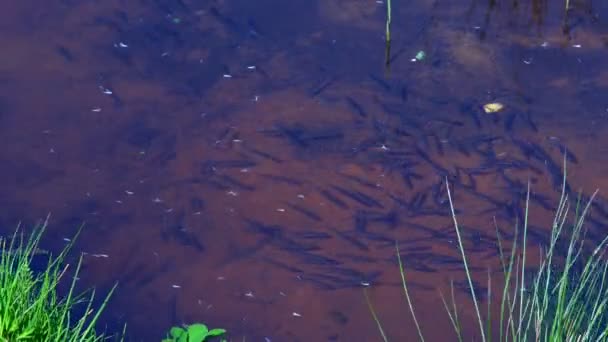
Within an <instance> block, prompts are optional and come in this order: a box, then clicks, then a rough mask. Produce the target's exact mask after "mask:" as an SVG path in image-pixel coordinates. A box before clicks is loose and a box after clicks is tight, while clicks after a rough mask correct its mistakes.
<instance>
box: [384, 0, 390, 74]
mask: <svg viewBox="0 0 608 342" xmlns="http://www.w3.org/2000/svg"><path fill="white" fill-rule="evenodd" d="M390 62H391V0H386V43H385V46H384V64H385V65H386V67H387V71H388V66H389V64H390Z"/></svg>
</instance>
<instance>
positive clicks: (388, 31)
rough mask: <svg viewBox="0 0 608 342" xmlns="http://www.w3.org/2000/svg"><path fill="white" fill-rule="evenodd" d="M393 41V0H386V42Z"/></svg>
mask: <svg viewBox="0 0 608 342" xmlns="http://www.w3.org/2000/svg"><path fill="white" fill-rule="evenodd" d="M390 43H391V0H386V44H390Z"/></svg>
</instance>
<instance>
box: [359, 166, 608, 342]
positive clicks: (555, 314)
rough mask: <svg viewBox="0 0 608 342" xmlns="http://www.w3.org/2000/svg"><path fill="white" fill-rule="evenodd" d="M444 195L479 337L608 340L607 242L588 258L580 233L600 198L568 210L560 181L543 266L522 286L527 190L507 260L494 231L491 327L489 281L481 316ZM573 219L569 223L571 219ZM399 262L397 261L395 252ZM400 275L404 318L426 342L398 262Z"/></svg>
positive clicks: (452, 312)
mask: <svg viewBox="0 0 608 342" xmlns="http://www.w3.org/2000/svg"><path fill="white" fill-rule="evenodd" d="M446 185H447V181H446ZM447 189H448V190H447V191H448V198H449V201H450V208H451V210H452V218H453V221H454V228H455V230H456V233H457V238H458V248H459V251H460V253H461V256H462V261H463V266H464V270H465V273H466V278H467V281H468V284H469V289H470V291H471V297H472V301H473V306H474V308H475V314H476V317H477V324H478V333H479V338H480V339H481V340H482V341H484V342H485V341H491V340H492V338H493V337H495V336H496V334H497V335H498V336H497V338H498V340H499V341H500V342H502V341H514V342H520V341H581V342H582V341H606V340H608V314H607V312H608V262H607V261H606V255H605V253H606V244H607V242H608V236H607V237H606V238H604V240H602V241H601V242H599V244H597V245H596V246H595V247H594V248H593V250H592V251H591V252H590V253H589V252H587V251H586V246H588V244H586V242H585V234H584V232H585V231H584V229H583V226H584V218H585V216H586V215H587V213H588V211H589V208H590V204H591V202H592V201H593V199H594V198H595V196H596V195H597V191H596V192H595V193H594V194H593V195H592V196H591V198H590V200H589V202H587V203H581V201H580V198H579V199H578V200H577V202H576V203H575V205H574V207H573V208H572V207H571V201H570V199H568V197H567V195H566V190H565V189H566V187H565V177H564V183H563V185H562V195H561V197H560V200H559V203H558V207H557V211H556V214H555V217H554V220H553V224H552V227H551V238H550V241H549V246H548V247H547V248H544V249H543V248H541V249H540V265H539V266H538V269H536V270H535V271H534V272H533V275H532V278H531V279H526V276H527V275H529V274H530V273H529V272H527V269H526V255H527V253H528V250H527V245H526V242H527V241H526V238H527V230H528V204H529V193H530V189H529V187H528V195H527V199H526V213H525V220H524V222H523V231H521V233H522V234H521V238H519V235H520V234H519V233H520V232H518V230H519V229H518V227H517V226H516V227H515V239H514V241H513V242H512V245H511V251H510V253H508V252H507V251H505V248H504V246H503V241H502V239H501V236H500V233H499V231H498V228H497V229H496V231H497V237H498V248H499V252H500V259H501V265H502V272H503V275H504V284H503V289H502V294H501V295H500V303H499V304H500V310H499V318H498V322H495V321H492V317H491V315H490V312H491V305H492V302H491V299H492V296H491V292H490V291H491V287H492V286H491V278H490V275H488V295H487V298H488V303H487V304H488V306H487V313H486V314H485V316H484V315H483V314H482V310H481V308H480V303H479V300H478V299H477V297H476V294H475V289H474V287H473V280H472V276H471V273H470V269H469V264H468V262H467V258H466V252H465V250H464V247H463V240H462V237H461V235H460V228H459V226H458V221H457V219H456V214H455V212H454V205H453V202H452V197H451V193H450V190H449V186H448V187H447ZM572 212H573V214H574V216H573V217H570V215H571V214H572ZM518 240H519V241H518ZM560 244H565V245H566V246H567V248H566V254H565V260H562V259H563V258H561V257H560V256H558V251H557V246H558V245H560ZM507 253H508V254H507ZM397 255H398V257H399V249H398V247H397ZM399 268H400V271H401V275H402V284H403V288H404V292H405V297H406V300H407V303H408V306H409V311H410V313H411V315H412V317H413V319H414V322H415V324H416V328H417V330H418V335H419V338H420V340H421V341H424V337H423V333H422V329H421V328H420V326H419V324H418V322H417V320H416V315H415V312H414V306H413V304H412V301H411V299H410V296H409V294H408V291H407V286H406V281H405V270H404V266H403V265H402V264H401V259H400V257H399ZM451 290H452V293H451V305H450V304H448V301H447V300H446V299H445V298H444V296H443V294H442V295H441V297H442V300H443V304H444V307H445V309H446V311H447V313H448V315H449V318H450V321H451V322H452V325H453V328H454V331H455V334H456V337H457V338H458V340H459V341H463V337H462V329H461V322H460V320H459V318H458V307H457V304H456V301H455V299H454V286H453V285H452V286H451ZM370 310H371V311H372V316H373V318H374V320H375V321H376V323H377V324H378V327H379V330H380V333H381V336H382V338H383V340H384V341H388V339H387V337H386V334H385V332H384V330H383V329H382V325H381V324H380V321H379V320H378V319H377V316H376V314H375V312H374V311H373V308H372V307H371V306H370ZM493 327H494V328H498V331H497V332H493V331H492V328H493Z"/></svg>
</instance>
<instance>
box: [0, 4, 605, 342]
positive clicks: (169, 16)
mask: <svg viewBox="0 0 608 342" xmlns="http://www.w3.org/2000/svg"><path fill="white" fill-rule="evenodd" d="M392 2H393V14H392V17H393V22H392V26H391V34H392V38H393V41H392V46H391V55H390V65H389V66H388V67H387V66H386V65H385V45H384V19H385V4H383V3H382V2H378V1H373V0H333V1H303V0H292V1H287V2H285V1H283V2H280V1H267V0H259V1H242V0H225V1H224V0H216V1H194V0H139V1H129V2H127V1H120V0H107V1H75V0H52V1H47V2H45V3H44V5H41V3H40V2H39V1H33V0H24V1H18V2H17V1H13V2H11V3H10V4H5V6H3V11H2V12H1V13H0V42H1V43H2V46H3V49H2V53H1V54H0V140H1V146H2V148H1V149H0V161H1V162H2V168H1V169H0V175H1V176H2V177H1V178H0V187H1V188H2V192H1V196H0V207H1V208H2V211H1V212H0V224H1V226H2V227H3V228H2V229H3V231H4V232H9V231H11V230H12V229H13V228H14V227H15V226H16V225H17V224H18V223H19V222H22V224H23V225H24V226H27V227H31V226H32V225H33V224H34V223H35V222H37V221H39V220H41V219H43V218H45V217H46V215H47V214H48V213H51V219H50V223H49V231H48V233H47V235H46V239H45V241H44V243H45V246H47V247H48V246H51V247H49V248H53V249H55V248H56V249H59V248H61V246H62V244H63V243H64V242H63V239H64V238H69V237H71V236H73V235H74V234H75V232H76V231H77V230H78V227H79V226H80V225H81V224H82V223H85V229H84V230H83V232H82V234H81V236H80V237H79V240H78V244H77V246H76V251H77V252H86V253H87V254H86V255H85V259H84V269H83V272H82V274H81V281H80V284H81V285H82V286H83V288H84V287H90V286H96V288H97V289H98V290H100V291H102V292H103V291H107V290H108V289H109V288H110V287H111V286H112V285H113V284H114V283H115V282H117V281H118V282H119V287H118V291H117V292H116V295H115V296H114V297H113V299H112V301H111V303H110V305H109V307H108V311H107V313H106V315H105V317H104V323H106V324H109V327H110V328H109V329H110V330H118V329H120V328H121V327H122V324H123V323H124V322H127V323H128V331H129V339H130V340H133V341H155V340H160V338H161V337H162V336H163V334H164V333H165V332H166V331H167V329H168V328H169V327H170V326H171V325H173V324H180V323H192V322H195V321H204V322H208V323H209V324H210V325H213V326H221V327H225V328H227V329H228V330H229V331H230V332H231V336H232V337H233V338H235V340H241V339H242V338H243V337H246V340H247V341H374V340H379V338H380V337H379V334H378V331H377V329H376V326H375V323H374V321H373V320H372V318H371V315H370V313H369V310H368V306H367V304H366V301H365V297H364V293H363V289H367V293H368V294H369V297H370V299H371V301H372V302H373V304H374V307H375V309H376V311H377V312H378V314H379V316H380V319H381V320H382V322H383V323H384V327H385V330H386V331H387V334H388V336H389V338H390V339H391V340H409V339H414V338H416V336H417V335H416V332H415V330H414V329H413V328H414V326H413V323H412V321H411V319H410V316H409V313H408V309H407V304H406V302H405V299H404V298H403V294H402V289H401V287H400V275H399V272H398V268H397V262H396V260H397V259H396V257H395V248H394V247H395V241H398V243H399V246H400V249H401V256H402V260H403V262H404V265H405V267H406V270H407V277H408V279H409V283H410V289H411V291H412V295H413V301H414V303H415V304H416V309H417V314H418V316H419V320H420V321H421V325H422V328H423V330H424V331H425V332H426V334H427V338H428V339H429V340H447V339H452V338H453V333H452V330H451V326H450V322H449V320H448V318H447V315H446V314H445V312H444V309H443V305H442V303H441V299H440V296H439V294H438V291H437V290H438V289H442V290H443V291H446V290H447V289H448V288H449V283H450V280H454V281H455V282H456V286H457V288H458V292H457V294H456V296H457V298H458V300H459V301H460V302H463V303H466V302H467V300H468V299H469V297H468V296H467V291H468V288H467V287H466V286H464V285H462V284H464V283H463V282H462V281H463V280H464V278H463V273H462V267H461V263H460V258H459V254H458V249H457V246H456V244H455V237H456V236H455V231H454V230H453V226H452V219H451V217H450V215H449V213H450V209H449V204H448V201H447V193H446V188H445V183H444V182H445V179H446V177H447V179H448V180H449V181H450V184H451V186H452V189H451V190H452V195H453V199H454V203H455V207H456V212H457V214H458V218H459V223H460V224H461V225H462V228H463V235H464V238H465V249H466V250H467V251H468V254H469V256H470V262H471V263H472V265H473V266H474V269H475V278H476V279H479V284H478V290H479V292H480V293H484V292H485V290H484V289H485V285H484V284H485V277H486V273H487V269H488V267H490V268H492V270H493V271H496V270H497V268H496V266H497V262H498V259H497V251H496V238H495V237H496V229H495V225H494V222H496V223H497V224H498V226H499V228H500V231H501V232H502V233H503V234H504V236H505V237H507V238H508V237H512V235H513V227H514V224H515V222H516V221H517V220H520V221H521V219H522V218H523V215H524V204H525V193H526V183H527V182H528V181H529V182H530V185H531V189H532V193H531V205H530V220H531V226H530V239H531V244H534V245H539V244H540V245H543V244H546V241H547V236H548V235H547V234H548V231H547V229H546V227H548V224H549V223H550V222H551V219H552V215H553V212H554V208H555V205H556V201H557V199H558V197H559V191H560V189H561V181H562V177H563V158H564V154H563V153H564V151H567V154H566V156H567V157H568V163H567V174H568V190H569V191H570V192H571V193H572V194H573V193H575V192H577V191H579V190H582V191H583V192H584V193H585V194H586V195H589V194H591V193H592V192H593V191H594V190H595V189H596V188H600V189H606V185H608V178H606V176H605V175H606V174H608V173H607V172H608V163H607V161H608V157H607V155H608V153H607V152H608V139H607V137H606V134H603V133H602V132H605V130H606V129H607V128H608V97H606V96H605V94H606V93H607V91H608V71H607V70H608V69H607V66H608V58H607V57H608V53H607V52H608V50H607V47H608V34H607V32H608V30H607V29H608V22H607V21H606V20H605V18H606V16H608V2H602V1H593V2H592V1H591V0H580V1H571V9H570V11H569V12H568V15H567V16H566V15H565V11H564V3H561V2H559V1H553V2H551V3H549V2H548V1H540V0H539V1H529V2H525V1H517V0H513V1H511V0H510V1H476V0H459V1H451V2H445V1H444V2H441V1H437V0H434V1H433V0H415V1H409V2H404V1H397V0H393V1H392ZM420 51H423V52H424V58H420V60H416V59H415V56H416V55H417V54H418V53H419V52H420ZM419 57H422V56H420V55H419ZM493 102H499V103H501V104H503V105H504V109H503V110H501V111H499V112H497V113H492V114H486V113H485V112H484V111H483V109H482V107H483V105H484V104H486V103H493ZM596 203H597V204H596V205H595V207H594V210H593V212H592V215H591V221H590V223H589V225H588V227H589V229H590V233H589V234H590V235H589V236H590V237H591V238H592V239H599V238H601V237H603V236H604V235H605V233H606V231H607V230H606V227H607V224H608V200H605V199H604V197H603V196H602V193H601V192H600V197H599V200H598V202H596ZM461 285H462V286H461ZM463 308H465V309H466V304H465V305H464V306H463ZM463 319H464V320H465V322H471V323H472V322H473V319H474V317H473V312H472V311H466V310H465V312H464V313H463ZM474 328H475V326H474V325H471V326H470V329H469V328H467V330H466V331H467V332H468V333H472V332H473V331H474V330H472V329H474ZM469 330H470V331H469ZM265 339H266V340H265Z"/></svg>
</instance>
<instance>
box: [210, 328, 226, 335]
mask: <svg viewBox="0 0 608 342" xmlns="http://www.w3.org/2000/svg"><path fill="white" fill-rule="evenodd" d="M225 333H226V330H225V329H211V330H209V332H208V333H207V336H209V337H215V336H220V335H224V334H225Z"/></svg>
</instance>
